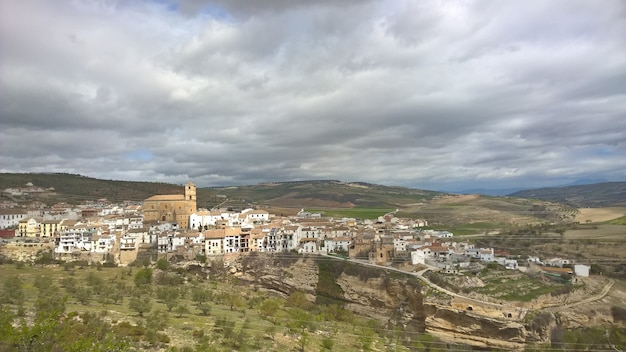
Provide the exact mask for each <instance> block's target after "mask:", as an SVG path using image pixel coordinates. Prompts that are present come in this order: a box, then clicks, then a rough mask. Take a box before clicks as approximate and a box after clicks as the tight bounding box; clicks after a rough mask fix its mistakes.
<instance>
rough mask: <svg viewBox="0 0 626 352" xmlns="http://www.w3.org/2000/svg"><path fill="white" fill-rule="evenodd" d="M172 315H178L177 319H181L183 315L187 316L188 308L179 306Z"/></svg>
mask: <svg viewBox="0 0 626 352" xmlns="http://www.w3.org/2000/svg"><path fill="white" fill-rule="evenodd" d="M174 313H176V314H178V317H179V318H182V316H183V314H189V308H187V306H185V305H182V304H179V305H177V306H176V308H174Z"/></svg>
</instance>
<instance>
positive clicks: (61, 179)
mask: <svg viewBox="0 0 626 352" xmlns="http://www.w3.org/2000/svg"><path fill="white" fill-rule="evenodd" d="M28 182H31V183H33V185H35V186H37V187H43V188H46V189H47V188H50V187H52V188H54V192H48V193H45V194H42V195H40V196H41V197H42V198H41V199H39V200H42V201H44V202H46V203H51V204H54V203H56V202H66V203H69V204H78V203H81V202H84V201H85V200H97V199H100V198H106V199H108V200H109V201H112V202H122V201H143V200H144V199H146V198H148V197H151V196H153V195H155V194H182V192H183V189H182V187H181V186H179V185H173V184H167V183H157V182H133V181H114V180H100V179H95V178H91V177H85V176H81V175H74V174H66V173H45V174H44V173H28V174H18V173H0V189H5V188H14V187H24V186H25V185H26V183H28ZM36 197H39V196H36ZM197 197H198V204H205V203H206V202H208V201H209V199H211V198H212V197H214V194H213V192H211V191H210V190H208V189H206V188H198V190H197ZM16 200H18V201H21V200H23V201H25V202H28V201H31V198H26V199H16Z"/></svg>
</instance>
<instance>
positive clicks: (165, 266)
mask: <svg viewBox="0 0 626 352" xmlns="http://www.w3.org/2000/svg"><path fill="white" fill-rule="evenodd" d="M156 267H157V269H159V270H163V271H167V270H169V269H170V262H168V261H167V259H165V258H161V259H159V260H157V262H156Z"/></svg>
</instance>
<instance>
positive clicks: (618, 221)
mask: <svg viewBox="0 0 626 352" xmlns="http://www.w3.org/2000/svg"><path fill="white" fill-rule="evenodd" d="M607 224H612V225H626V216H622V217H621V218H617V219H613V220H611V221H607Z"/></svg>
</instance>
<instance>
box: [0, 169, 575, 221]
mask: <svg viewBox="0 0 626 352" xmlns="http://www.w3.org/2000/svg"><path fill="white" fill-rule="evenodd" d="M28 182H31V183H32V184H34V185H35V186H39V187H44V188H49V187H53V188H54V190H55V191H54V192H48V193H44V194H34V195H33V199H38V200H41V201H43V202H45V203H46V204H49V205H50V204H54V203H56V202H67V203H70V204H78V203H81V202H83V201H85V200H96V199H99V198H107V199H108V200H109V201H113V202H120V201H125V200H129V201H142V200H144V199H146V198H148V197H150V196H152V195H155V194H176V193H180V192H182V188H181V186H180V185H173V184H165V183H156V182H133V181H113V180H100V179H95V178H90V177H85V176H81V175H74V174H52V173H49V174H30V173H29V174H26V173H24V174H7V173H4V174H0V189H6V188H14V187H23V186H24V185H25V184H26V183H28ZM197 194H198V208H207V209H210V208H213V207H220V208H229V209H233V210H238V209H243V208H248V207H260V208H264V209H267V210H268V211H270V212H272V213H274V214H279V215H289V214H295V213H297V212H298V211H299V210H300V209H302V208H304V209H308V210H323V211H325V212H328V213H329V214H331V213H332V214H343V216H350V217H359V215H357V214H360V215H362V214H364V213H368V212H369V213H372V214H373V213H376V214H378V213H380V215H382V214H384V213H386V212H390V211H396V212H397V214H398V215H399V216H403V217H410V218H421V219H427V220H428V221H429V223H431V224H432V225H434V226H438V225H442V224H443V225H453V224H460V225H467V224H482V225H480V226H482V227H491V226H494V225H499V224H515V223H517V224H521V223H538V222H545V221H551V222H553V221H561V220H566V219H570V218H571V217H572V216H573V215H575V213H576V209H573V208H571V207H568V206H563V205H561V204H558V203H554V202H549V201H544V200H536V199H525V198H513V197H490V196H482V195H454V194H447V193H442V192H435V191H426V190H419V189H410V188H404V187H392V186H383V185H375V184H369V183H363V182H342V181H336V180H317V181H294V182H277V183H264V184H259V185H251V186H237V187H216V188H198V191H197ZM3 199H10V197H7V196H6V195H5V196H3ZM13 200H17V201H20V202H22V203H23V204H26V203H28V202H29V201H30V200H32V199H31V198H29V197H26V198H22V199H13ZM346 209H349V210H351V211H345V210H346ZM370 215H371V214H370ZM333 216H340V215H333ZM472 226H473V227H475V226H478V225H472Z"/></svg>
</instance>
